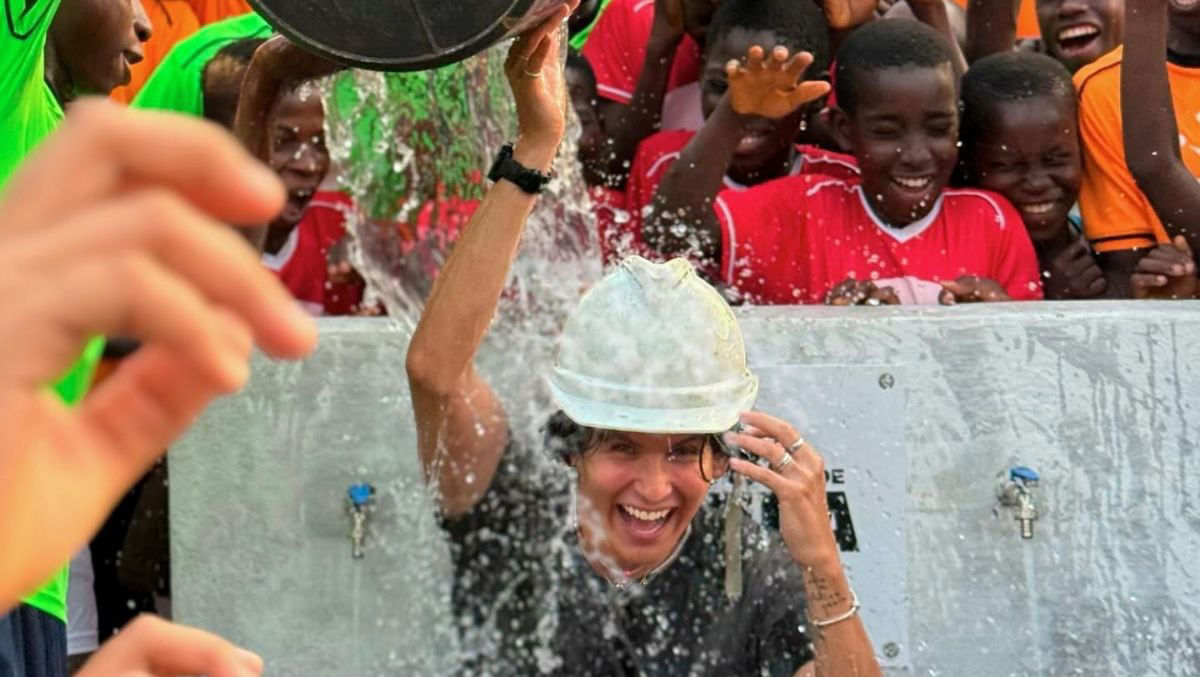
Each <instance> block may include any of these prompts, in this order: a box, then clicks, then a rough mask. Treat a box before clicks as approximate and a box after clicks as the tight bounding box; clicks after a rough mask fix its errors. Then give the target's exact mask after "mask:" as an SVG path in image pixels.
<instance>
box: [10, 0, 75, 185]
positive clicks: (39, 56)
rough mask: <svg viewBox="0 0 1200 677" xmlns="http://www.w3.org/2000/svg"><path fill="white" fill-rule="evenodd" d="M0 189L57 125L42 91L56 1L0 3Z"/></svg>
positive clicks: (57, 111) (55, 108) (57, 113)
mask: <svg viewBox="0 0 1200 677" xmlns="http://www.w3.org/2000/svg"><path fill="white" fill-rule="evenodd" d="M0 2H3V3H4V5H5V7H4V28H3V34H2V35H0V102H3V104H0V140H2V141H0V186H3V185H4V184H5V183H6V182H7V181H8V177H9V175H11V174H12V173H13V170H15V169H16V168H17V166H18V165H20V164H21V160H22V159H24V158H25V156H26V155H28V154H29V151H31V150H33V148H34V147H35V146H37V144H38V143H39V142H40V141H41V140H42V139H43V138H45V137H46V135H47V134H49V133H50V132H51V130H53V129H54V127H55V126H56V125H57V124H58V121H59V120H61V119H62V116H63V110H62V106H60V105H58V101H56V100H55V98H54V95H53V94H52V93H51V92H50V87H48V86H47V85H46V81H45V72H46V64H45V60H44V57H43V54H44V53H45V51H46V33H47V32H49V30H50V21H51V20H52V19H53V18H54V13H55V12H57V11H58V4H59V2H60V0H32V1H30V0H0Z"/></svg>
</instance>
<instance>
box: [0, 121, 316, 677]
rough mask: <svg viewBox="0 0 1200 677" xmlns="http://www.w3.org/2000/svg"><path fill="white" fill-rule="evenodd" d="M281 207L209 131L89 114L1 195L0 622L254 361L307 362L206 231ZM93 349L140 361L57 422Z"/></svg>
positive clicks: (267, 285)
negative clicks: (127, 339)
mask: <svg viewBox="0 0 1200 677" xmlns="http://www.w3.org/2000/svg"><path fill="white" fill-rule="evenodd" d="M283 201H284V194H283V189H282V187H281V186H280V184H279V181H278V179H276V178H275V177H274V176H273V175H272V174H271V173H270V172H269V171H268V170H267V169H266V168H264V167H262V166H261V165H259V164H258V163H257V162H256V161H254V160H253V159H251V158H250V156H249V155H247V154H246V152H245V151H244V150H242V149H241V147H240V146H238V144H237V143H236V142H235V141H234V139H233V137H231V136H229V135H228V134H227V133H226V132H224V131H223V130H220V129H219V128H217V127H216V126H214V125H211V124H209V123H205V122H200V121H195V120H192V119H188V118H184V117H181V116H175V115H167V114H159V113H145V112H137V111H130V110H125V109H121V108H117V107H116V106H113V105H111V104H108V103H105V102H101V101H81V102H79V103H78V104H76V106H75V107H74V108H73V109H72V112H71V114H70V115H69V116H68V117H67V120H66V122H65V123H64V124H63V126H62V128H61V129H60V130H59V131H58V132H57V133H56V134H54V135H53V136H52V137H50V138H49V139H47V140H46V142H45V143H44V145H43V146H42V147H41V149H40V150H39V151H38V152H37V153H35V154H34V155H33V156H31V157H30V158H29V159H28V160H27V162H26V164H25V166H24V167H23V169H22V171H21V172H19V173H18V174H17V175H15V176H14V177H13V178H12V180H11V181H10V182H9V184H8V185H7V187H6V191H5V193H4V194H3V195H0V345H3V347H4V349H3V350H2V351H0V553H3V554H2V556H0V612H2V611H4V610H6V609H7V608H9V607H10V606H11V605H12V604H14V603H15V602H16V600H17V598H18V597H19V596H20V595H21V594H22V593H27V592H29V591H30V590H32V589H33V588H35V587H36V586H37V585H39V584H41V583H42V582H43V581H44V580H45V579H46V578H48V577H49V576H50V575H51V574H52V573H53V572H54V570H55V569H56V568H57V567H59V566H61V565H62V564H63V562H66V561H67V560H69V559H70V557H71V554H72V553H74V552H75V551H76V550H77V549H78V548H79V547H80V546H81V545H82V544H84V543H86V542H87V540H88V538H89V537H91V535H92V534H93V533H94V532H95V531H96V529H97V528H98V527H99V526H100V524H101V522H102V521H103V520H104V518H105V517H106V516H107V515H108V512H109V510H110V509H111V508H112V506H113V505H114V504H115V503H116V502H117V500H118V499H119V498H120V497H121V496H122V495H123V494H124V493H125V491H126V490H127V489H128V487H129V486H130V485H132V484H133V483H134V481H136V480H137V478H138V477H140V476H141V475H142V474H143V473H144V472H145V471H146V469H147V468H149V467H150V465H151V464H152V463H153V462H154V460H155V459H157V458H158V457H159V455H160V454H161V453H162V450H163V449H165V448H167V446H168V445H169V444H170V442H171V441H172V440H173V439H175V437H176V436H178V435H179V434H180V433H182V432H183V431H184V429H186V428H187V426H188V425H189V424H191V422H192V421H193V419H195V418H196V416H197V415H199V414H200V412H201V411H203V409H204V408H205V406H206V405H207V404H208V403H209V402H210V401H212V400H213V399H214V398H215V397H218V396H220V395H224V394H227V393H231V392H233V391H235V390H238V389H239V388H240V387H241V386H242V384H243V383H244V382H245V381H246V378H247V376H248V373H249V357H250V351H251V348H252V346H253V344H255V343H257V344H258V345H260V346H261V347H262V348H263V349H264V350H266V351H267V352H268V353H270V354H272V355H275V356H277V357H285V358H299V357H301V356H303V355H305V354H307V353H308V352H309V351H310V350H312V348H313V346H314V345H315V342H316V331H315V328H314V326H313V324H312V322H311V320H310V319H308V318H307V317H305V316H304V314H303V313H302V312H301V311H300V310H299V308H298V306H297V305H296V303H295V302H294V301H293V300H292V299H291V298H290V297H289V295H288V293H287V291H286V290H285V289H284V288H283V287H282V286H281V285H280V284H279V282H278V281H276V279H275V278H274V276H272V275H271V273H270V272H268V271H267V270H265V269H264V268H263V267H262V266H261V265H260V264H259V261H258V259H257V257H256V256H255V255H254V253H253V252H252V251H251V250H250V248H249V247H247V245H246V243H245V242H244V241H243V240H242V239H241V238H239V237H238V236H237V235H236V234H235V233H234V232H233V231H232V230H231V229H229V228H227V227H225V226H224V225H223V223H261V222H264V221H267V220H269V219H270V218H272V216H273V215H274V214H275V213H276V212H277V211H278V210H279V209H280V207H281V206H282V205H283ZM100 334H119V335H125V336H132V337H135V338H137V339H140V340H141V341H142V349H141V350H139V351H138V352H137V353H135V354H134V355H133V356H132V357H130V358H129V359H128V360H126V362H125V364H124V365H123V366H122V368H121V369H119V370H118V371H117V372H116V373H114V374H113V375H112V376H111V377H110V378H109V379H107V380H106V381H105V382H104V383H103V384H101V385H100V386H99V387H98V388H97V389H96V391H95V392H93V393H92V394H91V396H90V397H88V398H87V399H86V400H85V401H84V402H83V403H82V404H81V405H79V406H78V407H77V408H75V409H69V408H67V407H66V406H65V405H64V404H63V403H62V402H61V401H60V400H59V399H58V397H57V396H55V395H54V394H53V393H52V392H51V391H50V389H49V387H48V386H49V385H50V384H52V383H54V382H55V381H56V380H57V379H58V378H59V377H61V375H62V374H63V373H65V372H66V370H67V368H68V367H69V366H70V365H71V364H72V362H74V360H75V359H76V358H77V357H78V355H79V352H80V350H81V348H82V346H83V345H84V343H85V342H86V340H87V339H88V338H89V337H92V336H96V335H100ZM107 674H111V673H107Z"/></svg>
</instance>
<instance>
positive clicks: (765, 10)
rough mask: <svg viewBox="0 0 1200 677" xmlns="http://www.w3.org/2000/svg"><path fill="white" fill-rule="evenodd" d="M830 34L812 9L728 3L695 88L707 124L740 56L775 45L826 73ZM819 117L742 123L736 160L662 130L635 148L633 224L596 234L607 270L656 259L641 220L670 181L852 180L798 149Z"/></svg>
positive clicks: (839, 158)
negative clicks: (632, 257)
mask: <svg viewBox="0 0 1200 677" xmlns="http://www.w3.org/2000/svg"><path fill="white" fill-rule="evenodd" d="M828 32H829V31H828V27H827V24H826V22H825V17H824V16H823V15H822V14H821V11H820V10H819V9H818V8H817V6H816V5H815V4H810V3H807V2H795V1H794V0H726V2H725V3H724V4H722V5H721V8H720V9H719V10H718V11H717V14H716V15H715V16H714V17H713V20H712V23H711V24H710V25H709V30H708V46H707V48H706V50H705V56H704V67H703V70H702V71H701V84H700V87H701V97H702V98H701V106H702V109H703V111H704V117H705V119H706V120H707V119H709V118H711V117H712V116H713V114H714V112H715V111H716V110H717V109H718V107H719V106H720V103H721V99H722V97H723V96H724V95H725V91H726V90H727V89H728V74H727V72H726V66H727V64H728V63H729V62H730V61H736V60H737V59H739V58H741V57H743V56H745V55H746V54H747V53H748V52H750V51H751V50H752V48H754V47H755V46H757V45H767V46H769V45H777V46H780V47H783V48H785V50H786V51H787V52H788V53H798V52H807V53H808V54H810V55H811V60H812V63H811V64H809V66H808V70H809V71H813V72H823V71H824V70H825V68H826V66H827V64H828V62H829V39H828ZM759 54H761V49H759ZM802 58H808V57H802ZM785 77H786V76H785ZM812 103H813V104H815V103H816V101H814V102H812ZM816 112H817V110H816V108H815V106H814V105H803V106H800V107H798V108H796V109H795V110H794V111H791V112H789V113H788V114H787V115H784V116H781V117H779V118H775V119H772V118H769V117H753V118H747V119H746V120H745V124H744V125H743V129H742V135H741V137H740V140H739V141H738V143H737V145H736V147H735V150H734V153H733V155H732V157H728V158H727V157H724V156H722V155H720V154H714V153H710V152H708V148H706V147H705V146H704V142H703V140H701V141H699V142H697V143H696V144H695V145H692V146H689V145H688V144H689V142H690V141H692V140H693V138H694V137H695V136H696V133H695V132H691V131H686V130H670V131H663V132H659V133H657V134H655V135H653V136H651V137H649V138H647V139H646V140H645V141H643V142H642V144H641V146H639V147H638V153H637V156H636V158H635V159H634V162H633V168H632V169H631V171H630V174H629V182H628V184H627V187H626V193H625V196H626V208H627V210H628V212H629V216H630V219H629V220H628V221H627V222H625V223H622V224H614V225H615V226H616V227H615V229H613V230H611V231H609V232H607V233H605V232H602V234H601V235H602V239H601V248H602V249H603V250H604V253H605V261H606V263H612V262H615V261H616V260H619V258H621V255H622V254H625V253H637V254H641V255H642V256H645V257H646V258H654V257H655V254H654V253H653V251H652V250H650V249H649V248H648V247H646V246H645V243H644V240H643V237H642V214H643V212H644V211H645V210H647V209H648V208H649V207H650V205H651V203H652V201H653V198H654V194H655V191H656V190H657V189H658V186H659V184H660V183H661V182H662V181H663V179H664V178H665V177H667V176H668V175H670V176H671V177H672V178H671V180H673V181H676V182H682V183H684V184H695V183H697V182H698V181H707V182H709V183H711V182H712V181H717V182H718V183H717V187H716V189H717V190H719V189H721V188H724V189H728V190H745V189H746V188H748V187H749V186H754V185H758V184H760V183H764V182H766V181H769V180H771V179H776V178H779V177H781V176H789V175H793V174H801V173H806V174H833V175H837V176H840V177H843V178H847V179H857V177H858V168H857V167H856V166H855V164H854V158H853V157H850V156H847V155H843V154H841V153H834V152H831V151H826V150H823V149H821V148H817V147H815V146H812V145H802V146H798V145H797V144H796V140H797V138H798V137H800V136H803V135H804V134H803V133H804V130H805V128H806V125H807V123H808V121H809V120H810V119H811V117H812V114H814V113H816ZM681 157H683V158H684V161H683V163H682V164H679V165H678V169H676V166H677V165H676V161H677V160H678V159H680V158H681ZM672 172H673V173H672ZM700 177H704V178H703V179H701V178H700Z"/></svg>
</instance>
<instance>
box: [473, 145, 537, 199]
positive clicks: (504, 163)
mask: <svg viewBox="0 0 1200 677" xmlns="http://www.w3.org/2000/svg"><path fill="white" fill-rule="evenodd" d="M550 178H551V177H550V175H549V174H546V173H544V172H539V171H537V170H536V169H530V168H528V167H526V166H525V165H523V164H521V163H520V162H517V161H516V160H515V159H513V145H512V144H511V143H506V144H504V147H503V148H501V149H500V152H499V153H498V154H497V155H496V163H495V164H493V165H492V168H491V170H490V171H488V180H489V181H499V180H500V179H505V180H507V181H509V182H510V183H513V184H515V185H516V186H517V188H520V189H521V190H522V191H524V192H526V193H529V194H530V195H537V194H538V193H541V192H542V190H544V189H545V188H546V184H547V183H550Z"/></svg>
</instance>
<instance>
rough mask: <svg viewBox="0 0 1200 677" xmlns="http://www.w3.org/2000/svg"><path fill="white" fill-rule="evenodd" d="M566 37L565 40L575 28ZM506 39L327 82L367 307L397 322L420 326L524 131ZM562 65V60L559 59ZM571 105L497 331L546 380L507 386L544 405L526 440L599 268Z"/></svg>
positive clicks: (492, 336)
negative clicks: (558, 352) (424, 62)
mask: <svg viewBox="0 0 1200 677" xmlns="http://www.w3.org/2000/svg"><path fill="white" fill-rule="evenodd" d="M560 39H561V40H563V43H564V44H565V41H566V27H565V24H564V27H563V28H562V34H561V35H560ZM508 45H509V43H503V44H500V45H496V46H494V47H492V48H491V49H489V50H487V51H485V52H483V53H482V54H480V55H478V56H475V57H472V58H471V59H468V60H467V61H465V62H462V63H459V64H453V65H450V66H445V67H443V68H440V69H437V70H433V71H425V72H419V73H387V74H385V73H376V72H368V71H347V72H344V73H342V74H339V75H337V76H334V77H333V78H331V79H329V80H326V81H325V82H323V83H322V85H321V88H322V91H323V94H324V96H325V101H326V106H325V108H326V111H327V115H326V126H327V130H328V132H327V134H328V139H329V149H330V156H331V159H332V166H333V169H332V170H331V176H332V177H334V179H335V181H336V184H337V185H338V187H339V188H340V189H341V190H344V191H346V192H347V193H348V194H349V195H350V196H351V197H353V198H354V202H355V204H356V206H357V211H356V212H355V213H353V214H350V215H348V219H347V231H348V232H349V233H350V236H351V242H350V247H349V253H350V261H351V263H352V264H353V265H354V267H355V268H356V269H357V270H358V271H359V272H360V273H361V274H362V275H363V277H364V278H365V279H366V281H367V285H368V289H367V294H366V298H365V299H364V304H366V303H371V302H373V301H374V300H379V301H382V302H383V304H384V305H385V306H386V307H387V309H388V313H389V317H390V318H391V320H392V321H393V322H394V324H395V326H396V327H397V329H398V330H400V331H403V332H406V333H411V332H412V331H413V330H414V329H415V327H416V324H417V321H418V320H419V318H420V315H421V311H422V309H423V308H424V301H425V298H426V297H427V296H428V294H429V291H430V289H431V288H432V285H433V280H434V278H435V276H436V274H437V271H438V270H440V269H441V266H442V265H443V263H444V262H445V260H446V258H447V257H448V256H449V253H450V250H451V248H452V246H453V243H454V241H455V240H456V239H457V237H458V235H459V233H460V232H461V231H462V230H463V229H464V228H465V226H466V224H467V222H468V220H469V218H470V214H471V213H473V211H474V209H475V208H476V207H477V206H478V204H479V202H480V201H481V200H482V199H483V196H484V193H485V192H486V190H487V187H488V186H487V182H486V179H485V178H484V175H485V173H486V172H487V169H488V168H489V167H490V166H491V163H492V160H493V159H494V158H495V155H496V152H497V151H498V150H499V148H500V146H502V145H503V144H504V143H506V142H509V141H514V140H515V139H516V109H515V105H514V103H513V100H512V94H511V92H510V90H509V86H508V83H507V80H506V78H505V74H504V61H505V56H506V54H507V50H508ZM564 64H565V55H564V59H563V61H562V62H561V63H559V64H558V68H559V69H562V68H564ZM563 107H564V109H565V110H566V111H567V113H568V120H569V124H568V129H567V133H566V138H565V141H564V143H563V145H562V148H561V149H560V152H559V155H558V158H557V160H556V162H555V167H554V172H555V175H556V178H555V180H554V181H553V182H552V183H551V184H550V185H549V186H548V187H547V189H546V192H545V193H543V195H542V196H541V197H540V198H539V199H538V200H537V203H536V205H535V207H534V210H533V214H532V215H531V216H530V218H529V220H528V223H527V226H526V229H525V233H524V236H523V238H522V242H521V248H520V252H519V254H518V256H517V260H516V262H515V263H514V266H513V270H512V273H511V275H510V279H509V284H508V286H507V288H506V291H505V293H504V296H503V298H502V299H501V303H500V308H499V311H498V313H497V318H496V326H495V327H493V329H492V331H491V332H489V337H488V342H489V343H500V344H502V345H503V350H502V351H501V352H503V353H504V354H507V355H509V356H512V355H520V356H521V359H522V360H523V361H525V362H526V363H527V364H529V365H530V366H532V367H534V369H533V370H532V371H531V373H532V374H535V375H536V376H538V377H539V378H533V379H530V381H531V383H530V384H529V386H530V388H529V390H527V391H525V392H514V393H507V392H506V393H502V396H503V397H504V400H505V403H506V405H507V406H509V407H516V406H520V405H522V404H524V403H528V404H529V406H530V407H531V409H533V408H536V409H538V410H539V411H540V412H541V415H540V416H537V415H535V416H532V417H514V419H520V420H525V419H527V418H528V420H531V421H538V422H539V423H531V427H530V430H528V431H526V432H528V433H529V435H528V436H527V437H526V439H527V441H530V442H532V441H533V440H535V439H536V437H535V436H536V427H537V425H540V421H541V420H542V419H543V418H544V416H545V412H547V411H549V410H548V409H547V407H548V402H549V401H548V398H547V396H546V395H545V393H544V392H543V390H544V389H543V388H542V386H541V383H540V381H541V379H540V376H541V374H543V373H545V369H546V368H547V367H548V366H549V363H550V360H552V356H553V349H554V340H555V338H556V337H557V335H558V332H559V330H560V328H561V326H562V323H563V320H564V319H565V316H566V313H567V312H569V310H570V309H571V308H572V307H573V306H574V305H575V304H576V303H577V301H578V299H579V296H580V294H581V293H582V291H583V290H585V289H586V288H587V287H589V286H590V285H591V284H592V283H593V282H594V281H595V280H596V279H598V278H599V276H600V272H601V271H600V267H601V266H600V255H599V248H598V244H597V242H596V227H595V222H594V216H593V213H592V209H591V201H590V198H589V197H588V194H587V189H586V186H585V184H584V181H583V178H582V174H581V170H580V168H579V166H578V162H577V161H576V138H577V137H578V129H579V127H578V121H577V120H576V119H575V117H574V113H573V110H572V109H571V107H570V106H569V105H567V101H565V100H564V102H563ZM487 225H488V224H481V225H480V227H487ZM498 255H502V254H499V253H498ZM485 352H490V353H494V352H495V351H485ZM514 432H516V433H518V434H519V433H520V432H521V431H514Z"/></svg>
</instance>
